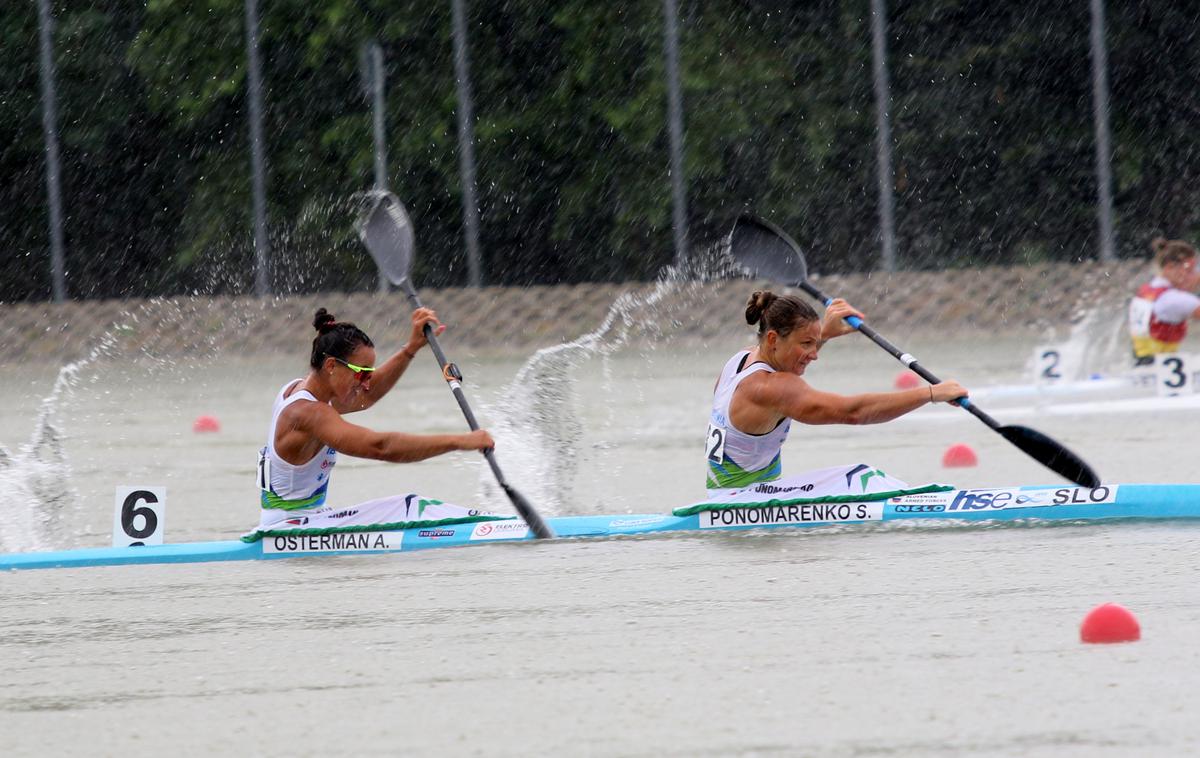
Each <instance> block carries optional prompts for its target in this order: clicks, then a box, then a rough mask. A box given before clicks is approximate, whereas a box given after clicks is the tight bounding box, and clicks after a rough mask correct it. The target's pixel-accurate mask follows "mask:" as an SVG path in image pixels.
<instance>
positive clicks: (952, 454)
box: [942, 442, 979, 468]
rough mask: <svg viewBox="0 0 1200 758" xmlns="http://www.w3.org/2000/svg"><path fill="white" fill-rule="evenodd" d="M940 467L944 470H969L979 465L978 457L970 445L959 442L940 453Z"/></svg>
mask: <svg viewBox="0 0 1200 758" xmlns="http://www.w3.org/2000/svg"><path fill="white" fill-rule="evenodd" d="M942 465H943V466H945V467H946V468H970V467H971V466H978V465H979V457H978V456H976V455H975V451H974V450H972V449H971V446H970V445H966V444H963V443H961V442H959V443H957V444H954V445H951V446H950V447H948V448H946V452H944V453H942Z"/></svg>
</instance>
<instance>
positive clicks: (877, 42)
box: [871, 0, 896, 271]
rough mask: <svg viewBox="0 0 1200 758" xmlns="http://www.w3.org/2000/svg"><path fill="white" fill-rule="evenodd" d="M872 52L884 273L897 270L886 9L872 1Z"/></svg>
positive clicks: (882, 3)
mask: <svg viewBox="0 0 1200 758" xmlns="http://www.w3.org/2000/svg"><path fill="white" fill-rule="evenodd" d="M871 52H872V58H873V66H872V68H873V71H874V75H875V155H876V163H877V166H876V168H877V170H878V173H879V241H880V244H881V245H882V250H881V263H882V264H883V270H884V271H895V270H896V210H895V203H896V199H895V196H894V194H893V186H894V185H895V177H894V174H893V171H892V126H891V119H890V111H891V107H892V106H891V99H892V97H891V85H890V84H889V82H888V68H887V9H886V8H885V7H884V0H871Z"/></svg>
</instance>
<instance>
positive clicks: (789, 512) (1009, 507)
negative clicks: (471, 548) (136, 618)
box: [0, 484, 1200, 570]
mask: <svg viewBox="0 0 1200 758" xmlns="http://www.w3.org/2000/svg"><path fill="white" fill-rule="evenodd" d="M1193 518H1200V484H1121V485H1115V484H1114V485H1106V486H1102V487H1097V488H1094V489H1088V488H1084V487H1054V486H1041V487H1014V488H1005V487H997V488H975V489H963V490H951V491H948V492H940V493H927V494H921V495H908V496H904V497H897V498H891V499H889V500H886V501H875V502H862V503H836V504H826V505H820V504H813V503H799V502H795V501H793V502H788V501H766V502H764V503H762V504H756V505H754V506H752V507H736V508H724V509H719V510H711V511H702V512H700V513H697V514H693V515H687V516H676V515H671V514H635V515H605V516H559V517H552V518H548V519H547V520H546V521H547V523H548V524H549V525H550V528H551V529H553V530H554V533H555V534H556V535H557V536H558V537H560V538H589V537H590V538H596V537H621V536H632V535H639V534H655V533H661V532H711V531H744V530H751V529H769V528H771V529H773V528H811V527H820V526H830V525H834V524H868V523H872V522H899V521H914V520H917V521H921V522H929V523H931V524H932V523H935V522H941V523H943V524H944V523H953V522H968V523H977V522H997V523H1002V522H1015V523H1026V522H1028V523H1035V522H1090V521H1104V520H1114V519H1125V520H1130V519H1138V520H1153V519H1193ZM532 539H534V537H533V535H532V534H531V533H530V531H529V528H528V527H527V526H526V525H525V524H524V523H523V522H521V521H520V520H516V519H514V520H512V521H483V522H474V523H468V524H453V525H449V526H440V527H427V528H421V527H417V528H413V529H405V530H399V531H391V532H378V531H377V532H370V531H365V532H348V533H338V534H321V535H301V534H297V535H290V534H289V535H280V536H269V537H264V538H263V539H262V540H260V541H257V542H249V543H248V542H242V541H240V540H220V541H213V542H182V543H171V544H165V545H146V546H138V547H121V548H118V547H104V548H83V549H77V550H61V551H52V552H34V553H11V554H0V569H3V570H19V569H38V568H85V567H91V566H124V565H136V564H162V563H206V562H228V561H246V560H262V559H275V558H294V557H300V556H316V555H322V556H333V555H360V554H378V553H395V552H410V551H413V550H427V549H432V548H441V547H461V546H465V545H476V544H488V543H495V542H517V541H526V540H532Z"/></svg>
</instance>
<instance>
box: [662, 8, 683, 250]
mask: <svg viewBox="0 0 1200 758" xmlns="http://www.w3.org/2000/svg"><path fill="white" fill-rule="evenodd" d="M675 2H676V0H663V12H664V16H665V24H664V25H663V26H664V33H665V34H666V40H665V42H666V54H667V110H668V125H669V131H670V137H671V191H672V194H673V200H674V202H673V203H672V209H671V226H672V228H673V229H674V232H675V265H676V266H677V267H681V266H683V264H684V263H685V262H686V261H687V259H688V250H687V238H688V230H687V194H686V190H685V188H684V179H683V95H682V91H681V87H680V83H679V23H678V16H677V13H676V8H675Z"/></svg>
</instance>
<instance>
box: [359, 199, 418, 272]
mask: <svg viewBox="0 0 1200 758" xmlns="http://www.w3.org/2000/svg"><path fill="white" fill-rule="evenodd" d="M357 226H358V236H359V238H360V239H361V240H362V241H363V244H364V245H366V246H367V251H368V252H370V253H371V257H372V258H374V259H375V265H377V266H379V270H380V271H382V272H383V275H384V276H386V277H387V278H388V281H390V282H391V283H392V284H394V285H396V286H399V285H400V284H402V283H403V282H404V280H405V279H407V278H408V272H409V270H410V268H411V267H412V259H413V247H414V245H415V238H414V236H413V227H412V222H411V221H409V219H408V212H407V211H405V210H404V204H403V203H401V202H400V200H399V199H398V198H397V197H396V196H395V195H393V194H392V193H390V192H377V193H374V195H373V200H372V202H371V205H370V207H369V208H368V209H367V212H366V213H364V214H363V215H362V216H361V217H359V220H358V224H357Z"/></svg>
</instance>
